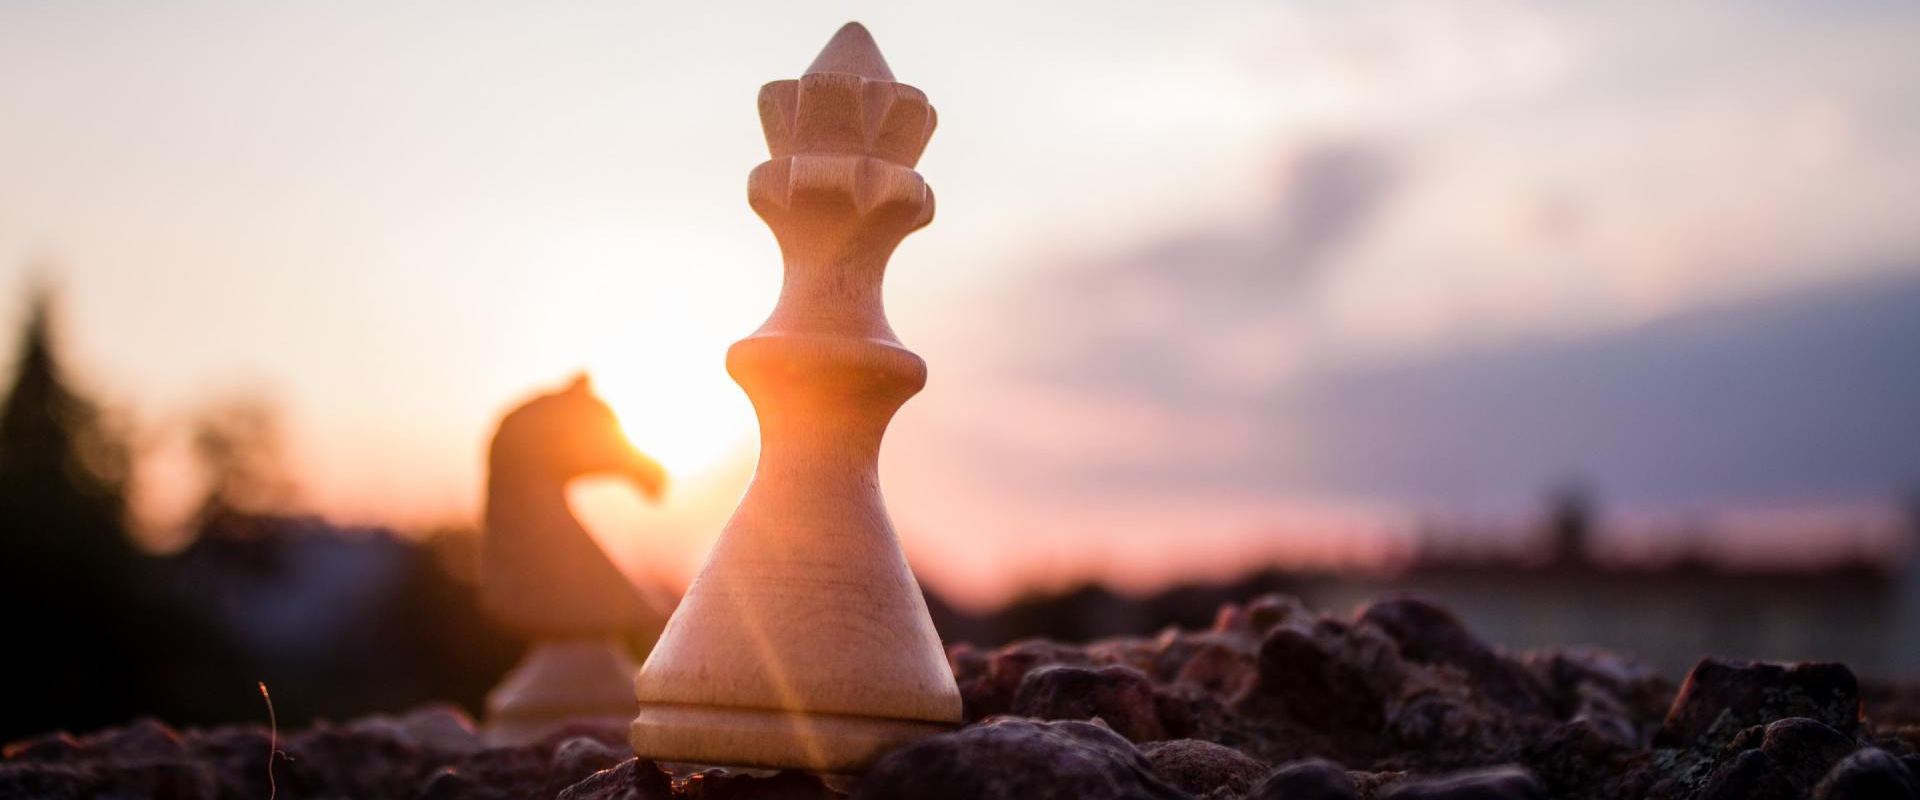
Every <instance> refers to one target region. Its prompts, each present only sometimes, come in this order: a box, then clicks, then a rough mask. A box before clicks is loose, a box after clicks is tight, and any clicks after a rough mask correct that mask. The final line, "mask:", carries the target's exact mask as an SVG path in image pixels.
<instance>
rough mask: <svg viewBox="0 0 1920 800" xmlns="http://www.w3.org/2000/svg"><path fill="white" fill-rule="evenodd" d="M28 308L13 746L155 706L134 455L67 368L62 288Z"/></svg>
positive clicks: (13, 492) (7, 596)
mask: <svg viewBox="0 0 1920 800" xmlns="http://www.w3.org/2000/svg"><path fill="white" fill-rule="evenodd" d="M29 300H30V305H29V311H28V314H27V320H26V326H25V331H24V335H23V336H22V338H21V344H20V350H19V357H18V360H17V362H16V367H15V369H16V371H15V374H14V379H13V385H12V387H11V388H10V389H9V390H8V392H7V395H6V399H5V404H4V406H0V604H3V605H0V608H4V609H6V614H7V617H8V619H9V624H8V626H7V627H8V629H9V630H8V633H7V639H8V647H7V648H6V649H7V650H8V651H9V653H8V655H7V656H6V657H4V658H0V708H5V709H6V712H5V713H4V714H0V738H11V737H14V736H18V735H22V734H26V733H30V732H33V731H37V730H41V729H44V728H48V727H56V726H59V727H74V728H85V727H93V726H97V725H102V724H106V723H111V722H116V721H119V720H122V719H124V718H125V717H127V716H128V715H130V714H131V713H133V711H134V710H135V709H138V708H140V707H142V704H143V701H144V700H145V699H147V697H148V696H149V695H148V693H147V691H146V686H145V681H146V680H147V678H146V675H144V674H142V673H144V672H145V670H144V669H143V666H144V664H142V663H141V658H140V654H141V653H142V652H143V651H144V650H145V648H142V647H140V646H139V641H138V640H139V639H140V638H141V636H142V634H141V633H140V630H141V628H142V627H145V626H146V624H145V623H143V622H142V621H141V617H142V615H143V612H145V611H148V610H150V609H151V608H152V606H153V604H154V602H155V599H156V598H155V594H154V592H153V590H152V587H153V582H152V580H151V570H150V568H149V563H148V562H149V559H147V558H146V557H145V556H144V555H142V554H141V553H140V551H139V550H138V548H136V547H135V546H134V543H133V541H132V539H131V537H130V536H129V534H128V530H127V526H126V522H125V520H126V511H127V500H126V493H127V484H128V475H129V461H130V459H129V455H128V449H127V447H126V445H125V443H124V442H123V440H122V439H121V438H120V437H119V436H118V435H116V433H115V432H114V431H113V430H112V429H111V428H110V427H109V426H108V425H107V424H106V422H105V419H104V416H103V415H102V413H101V412H100V410H99V408H98V407H97V406H96V405H94V404H93V403H92V402H91V401H89V400H88V399H87V398H85V397H83V396H82V395H81V394H80V393H79V392H78V391H77V390H76V389H75V388H74V387H73V386H72V385H70V384H69V383H68V380H67V376H66V374H65V372H64V371H63V370H62V369H61V367H60V364H59V359H58V357H57V356H56V347H55V341H54V336H53V309H52V306H53V302H52V297H51V294H50V293H49V292H48V291H47V290H46V289H45V288H44V287H36V288H35V289H34V290H33V291H32V293H31V296H30V298H29ZM152 621H153V620H148V622H152Z"/></svg>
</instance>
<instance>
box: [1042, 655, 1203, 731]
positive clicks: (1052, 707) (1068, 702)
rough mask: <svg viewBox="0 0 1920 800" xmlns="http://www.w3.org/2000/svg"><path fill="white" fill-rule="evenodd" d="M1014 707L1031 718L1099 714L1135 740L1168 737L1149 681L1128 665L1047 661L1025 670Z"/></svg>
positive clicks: (1058, 717) (1076, 716) (1078, 717)
mask: <svg viewBox="0 0 1920 800" xmlns="http://www.w3.org/2000/svg"><path fill="white" fill-rule="evenodd" d="M1013 713H1015V714H1018V715H1020V716H1025V717H1033V718H1036V719H1047V720H1057V719H1081V720H1090V719H1093V718H1095V717H1098V718H1100V719H1101V720H1104V721H1105V722H1106V723H1107V727H1109V728H1112V729H1113V731H1114V732H1115V733H1118V734H1120V735H1121V736H1125V737H1127V738H1128V739H1129V740H1132V741H1135V742H1150V741H1156V740H1159V739H1165V738H1167V732H1166V729H1165V728H1163V727H1161V725H1160V718H1159V715H1158V714H1157V713H1156V711H1155V708H1154V693H1153V684H1152V683H1150V682H1148V680H1147V676H1146V675H1144V674H1142V673H1141V672H1140V671H1139V670H1137V669H1134V668H1132V667H1122V666H1107V667H1100V668H1098V669H1086V668H1084V667H1069V666H1047V667H1041V668H1039V669H1036V670H1033V671H1032V672H1029V673H1027V675H1026V678H1025V679H1023V680H1021V681H1020V690H1019V691H1018V692H1017V693H1015V694H1014V699H1013Z"/></svg>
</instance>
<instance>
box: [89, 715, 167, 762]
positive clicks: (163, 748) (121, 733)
mask: <svg viewBox="0 0 1920 800" xmlns="http://www.w3.org/2000/svg"><path fill="white" fill-rule="evenodd" d="M83 746H85V747H87V748H90V749H93V750H97V751H99V752H101V753H111V754H113V757H114V758H115V759H117V760H124V761H163V760H169V759H178V758H180V757H181V755H182V753H183V752H184V751H185V750H186V747H185V746H184V745H183V744H182V743H181V741H180V735H179V734H177V733H174V732H173V729H172V728H169V727H167V726H166V725H163V724H161V722H160V721H159V720H157V719H154V718H152V717H141V718H139V719H136V720H134V721H133V722H130V723H128V724H127V725H125V726H122V727H119V728H109V729H107V730H104V731H100V732H99V733H95V734H93V735H91V736H88V737H86V739H85V740H84V742H83Z"/></svg>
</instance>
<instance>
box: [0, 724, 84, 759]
mask: <svg viewBox="0 0 1920 800" xmlns="http://www.w3.org/2000/svg"><path fill="white" fill-rule="evenodd" d="M80 755H81V746H80V741H79V740H77V739H75V738H73V734H70V733H67V732H66V731H54V732H52V733H45V734H41V735H39V736H35V737H32V738H29V739H21V740H19V741H16V742H8V743H7V746H6V747H5V748H0V758H5V759H6V760H8V761H33V762H36V763H40V764H56V763H59V762H62V761H70V760H75V759H78V758H79V757H80Z"/></svg>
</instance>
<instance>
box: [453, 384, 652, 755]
mask: <svg viewBox="0 0 1920 800" xmlns="http://www.w3.org/2000/svg"><path fill="white" fill-rule="evenodd" d="M487 461H488V464H487V472H488V474H487V509H486V533H485V538H484V541H483V544H482V550H481V585H480V598H481V605H482V607H483V608H485V609H486V611H487V613H488V614H489V615H491V616H492V617H493V618H494V619H496V620H498V621H500V622H501V623H503V624H505V625H507V626H508V627H510V628H512V629H514V630H515V631H516V632H518V633H520V634H522V635H524V636H526V637H527V638H528V639H530V640H531V641H532V646H531V648H530V649H529V650H528V652H527V655H526V657H525V658H523V659H522V660H521V661H520V663H519V664H518V665H517V666H515V667H514V668H513V670H512V671H511V672H508V673H507V676H506V678H505V679H503V680H502V681H501V683H500V685H499V686H497V687H495V688H494V690H493V691H492V692H490V693H488V694H487V700H486V710H487V713H486V730H485V734H486V737H487V739H488V741H489V742H491V743H493V744H496V745H505V744H518V743H524V742H528V741H532V740H535V739H538V738H540V737H541V736H544V735H546V734H547V733H549V732H551V731H553V730H554V729H556V728H558V727H560V726H561V725H563V724H565V723H568V722H574V721H587V722H601V723H606V722H612V723H613V724H626V722H627V721H628V720H629V719H631V718H632V716H633V714H634V710H635V707H636V706H635V704H634V700H633V676H634V673H636V672H637V671H638V668H637V667H636V666H635V665H634V662H633V657H632V656H631V655H629V654H628V651H627V648H626V643H625V641H624V637H625V636H627V635H629V634H631V633H633V632H635V631H639V630H646V629H654V628H657V627H658V626H659V625H660V624H661V619H662V618H663V617H665V608H666V606H664V605H663V604H662V601H661V599H660V598H658V597H650V596H648V595H646V594H645V593H643V592H642V591H641V590H640V589H638V588H637V587H635V586H634V585H633V583H632V582H631V581H629V580H627V578H626V576H625V575H623V574H621V572H620V570H619V568H618V567H615V566H614V565H613V562H612V561H609V560H608V559H607V555H606V553H605V552H604V551H602V550H601V549H600V545H599V544H598V543H597V542H595V541H594V539H593V537H592V536H591V535H589V534H588V533H587V531H586V529H585V528H582V527H581V526H580V523H579V521H577V520H575V519H574V517H573V512H572V511H570V510H569V509H568V508H567V497H566V486H567V482H568V481H570V480H572V479H573V478H575V477H579V476H583V475H596V474H611V475H619V476H622V477H624V478H626V479H627V480H628V481H630V482H632V483H633V485H634V486H635V487H637V488H638V489H639V490H640V491H641V492H643V493H644V494H646V495H647V496H649V497H658V496H659V494H660V492H661V491H662V489H663V488H664V487H665V485H666V473H665V472H664V471H663V470H662V469H661V468H660V465H659V464H657V463H655V462H654V461H653V460H652V459H650V458H647V457H646V456H645V455H642V454H641V453H640V451H638V450H636V449H634V447H633V445H632V444H630V443H628V441H627V437H626V434H624V433H622V432H621V430H620V425H619V422H618V420H616V419H615V417H614V415H613V411H612V410H610V409H608V408H607V405H606V404H605V403H603V402H601V400H600V398H598V397H596V396H594V394H593V390H592V387H591V386H589V385H588V382H587V379H586V376H584V375H582V376H581V377H579V378H577V379H575V380H574V382H573V384H572V385H570V386H568V387H567V388H566V389H564V390H562V391H559V392H555V393H552V394H546V395H542V396H540V397H536V398H534V399H533V400H531V401H528V402H527V403H525V404H523V405H521V406H519V407H518V408H516V409H514V410H513V411H512V412H510V413H508V414H507V415H506V417H504V418H503V419H501V421H500V427H499V430H498V432H497V433H495V434H494V437H493V444H492V447H491V448H490V452H489V455H488V459H487Z"/></svg>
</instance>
